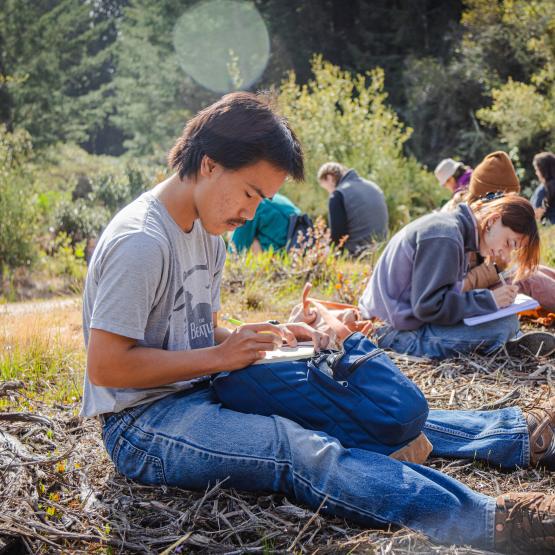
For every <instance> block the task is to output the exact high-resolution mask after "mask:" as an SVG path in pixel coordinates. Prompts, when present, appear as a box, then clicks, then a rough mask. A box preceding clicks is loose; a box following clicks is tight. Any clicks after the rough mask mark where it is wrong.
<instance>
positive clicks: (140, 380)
mask: <svg viewBox="0 0 555 555" xmlns="http://www.w3.org/2000/svg"><path fill="white" fill-rule="evenodd" d="M170 165H171V167H172V168H173V169H174V170H175V173H174V175H172V176H171V177H170V178H168V179H167V180H165V181H163V182H162V183H160V184H158V185H157V186H156V187H154V189H152V190H151V191H149V192H146V193H144V194H143V195H142V196H141V197H139V198H138V199H137V200H135V201H133V202H132V203H131V204H130V205H128V206H127V207H126V208H124V209H123V210H122V211H121V212H119V213H118V214H117V215H116V216H115V218H114V219H113V220H112V222H111V223H110V224H109V225H108V227H107V228H106V230H105V231H104V233H103V234H102V237H101V238H100V240H99V242H98V245H97V248H96V250H95V252H94V255H93V258H92V260H91V263H90V266H89V272H88V276H87V281H86V286H85V293H84V306H83V321H84V326H83V327H84V334H85V343H86V344H87V369H86V375H85V390H84V396H83V408H82V414H83V415H84V416H88V417H93V416H98V417H99V418H100V420H101V421H102V424H103V426H102V434H103V440H104V443H105V446H106V449H107V451H108V453H109V455H110V457H111V458H112V460H113V461H114V464H115V466H116V468H117V469H118V470H119V471H120V472H121V473H123V474H125V475H126V476H128V477H129V478H131V479H133V480H136V481H138V482H142V483H146V484H160V485H168V486H177V487H181V488H189V489H199V490H202V489H205V488H206V487H207V485H208V484H209V483H215V482H216V481H221V480H224V479H227V480H226V482H225V485H226V486H227V487H233V488H237V489H243V490H249V491H261V490H265V491H273V492H283V493H284V494H286V495H288V496H291V497H294V498H296V499H297V500H298V501H299V502H300V503H305V504H306V505H308V506H310V507H312V508H313V509H316V508H317V507H319V506H320V504H322V505H323V509H322V510H323V511H324V512H326V513H328V514H333V515H337V516H340V517H345V518H349V519H351V520H353V521H355V522H357V523H359V524H360V525H362V526H367V527H376V526H387V525H389V524H394V525H400V526H407V527H409V528H412V529H415V530H418V531H421V532H423V533H425V534H427V535H428V536H429V537H430V538H431V539H432V540H434V541H436V542H440V543H447V544H453V543H455V544H471V545H474V546H476V547H481V548H485V549H498V550H505V551H508V550H511V549H514V548H516V547H518V548H519V549H521V550H523V551H527V552H530V553H537V552H539V551H541V550H548V549H554V548H555V498H554V497H553V496H550V495H547V494H543V493H538V494H522V493H514V494H507V495H506V496H501V497H499V498H498V499H495V498H492V497H489V496H486V495H483V494H481V493H478V492H475V491H472V490H471V489H470V488H468V487H466V486H465V485H464V484H462V483H460V482H458V481H456V480H454V479H452V478H450V477H448V476H446V475H445V474H442V473H441V472H438V471H436V470H433V469H431V468H427V467H425V466H423V465H418V464H413V463H407V462H401V461H399V460H395V459H394V458H392V457H389V456H387V455H386V454H383V453H379V452H375V451H372V450H370V449H361V448H360V447H356V446H354V447H349V448H347V447H345V446H344V445H343V444H342V443H341V442H340V441H339V440H338V439H337V438H335V437H333V435H331V434H329V433H325V432H322V431H318V430H311V429H308V428H306V427H304V426H302V425H300V424H298V423H296V422H293V421H292V420H290V419H288V418H284V417H282V416H276V415H271V416H264V415H260V414H245V413H241V412H238V411H235V410H230V409H227V408H224V407H222V405H221V404H220V403H219V402H218V401H217V400H216V398H215V396H214V391H213V390H212V389H211V388H210V387H209V377H210V376H212V375H214V374H216V373H218V372H220V371H229V372H233V371H236V370H238V369H242V368H244V367H246V366H248V365H250V364H252V363H253V362H255V361H257V360H259V359H261V358H262V357H263V355H264V352H265V351H268V350H272V349H274V348H275V346H276V345H277V344H278V343H279V344H281V341H282V340H286V341H287V342H289V343H290V344H291V343H294V341H295V340H296V338H306V337H311V338H312V340H313V341H314V342H315V344H316V347H317V348H323V347H325V346H326V345H325V343H326V339H325V337H324V336H322V335H321V334H318V333H317V332H315V331H310V330H307V329H306V326H302V325H301V326H299V325H288V324H285V325H281V326H276V325H273V324H267V323H266V324H249V325H244V326H240V327H239V328H238V329H237V330H235V331H233V332H230V331H228V330H226V329H225V328H223V327H221V326H219V325H218V319H217V313H218V310H219V308H220V300H219V297H220V283H221V274H222V270H223V265H224V258H225V248H224V244H223V241H222V239H221V238H220V237H219V235H220V234H222V233H224V232H225V231H228V230H233V229H235V228H236V227H237V226H239V225H241V224H242V223H244V222H245V221H246V220H248V219H250V218H252V217H253V216H254V213H255V211H256V208H257V206H258V204H259V202H260V201H261V200H262V199H263V198H272V197H273V195H274V194H276V192H277V191H278V190H279V188H280V186H281V185H282V183H283V181H284V180H285V177H286V176H287V175H291V176H292V177H293V178H296V179H301V178H302V177H303V159H302V154H301V147H300V145H299V142H298V141H297V139H296V137H295V135H294V133H293V131H292V130H291V129H290V128H289V126H288V124H287V122H286V121H285V120H284V119H283V118H281V117H280V116H279V115H278V114H276V113H275V112H274V111H273V109H272V108H271V107H270V106H269V105H268V103H267V102H266V101H265V100H264V99H263V98H261V97H258V96H255V95H251V94H248V93H234V94H231V95H227V96H225V97H223V98H222V99H221V100H220V101H218V102H216V103H215V104H213V105H212V106H210V107H208V108H206V109H205V110H203V111H201V112H200V113H199V114H197V116H195V117H194V118H193V119H192V120H191V121H190V122H189V123H188V124H187V126H186V127H185V130H184V132H183V135H182V137H181V138H180V139H179V140H178V141H177V143H176V145H175V147H174V148H173V150H172V151H171V153H170ZM268 331H269V332H271V333H260V332H268ZM554 415H555V408H554V407H553V405H552V404H549V406H547V407H545V408H541V409H537V410H536V412H534V413H532V412H531V413H528V414H524V413H523V412H522V411H520V409H518V408H516V407H515V408H509V409H503V410H499V411H491V412H471V411H470V412H468V411H430V415H429V416H428V418H427V420H426V423H425V424H424V432H425V434H426V435H427V436H428V438H429V440H430V441H431V443H432V444H433V445H434V452H435V453H438V454H442V455H443V456H456V457H471V458H478V459H483V460H487V461H488V462H489V463H490V464H493V465H496V466H500V467H504V468H510V467H516V466H520V467H522V466H526V465H529V464H532V465H535V464H539V465H545V466H548V467H550V468H553V467H555V460H554V459H555V456H554V454H553V453H554V451H555V449H554V448H553V443H554V441H553V426H554V419H555V418H554Z"/></svg>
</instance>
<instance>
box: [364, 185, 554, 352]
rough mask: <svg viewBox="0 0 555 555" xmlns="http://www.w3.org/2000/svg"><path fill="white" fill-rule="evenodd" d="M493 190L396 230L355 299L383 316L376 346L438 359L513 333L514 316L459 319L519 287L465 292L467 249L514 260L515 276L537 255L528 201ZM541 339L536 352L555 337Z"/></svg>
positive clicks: (494, 305) (492, 306)
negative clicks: (473, 322) (487, 195)
mask: <svg viewBox="0 0 555 555" xmlns="http://www.w3.org/2000/svg"><path fill="white" fill-rule="evenodd" d="M490 197H491V198H484V199H480V200H478V201H476V202H475V203H473V204H471V205H467V204H465V203H463V204H460V205H459V206H458V207H457V209H456V210H455V211H454V212H451V213H437V212H436V213H432V214H428V215H426V216H423V217H421V218H419V219H417V220H415V221H413V222H411V223H410V224H408V225H407V226H406V227H404V228H403V229H401V230H400V231H399V232H398V233H397V234H396V235H394V236H393V238H392V239H391V241H390V242H389V244H388V245H387V247H386V248H385V250H384V252H383V253H382V255H381V257H380V259H379V260H378V262H377V264H376V267H375V269H374V272H373V274H372V277H371V279H370V281H369V283H368V286H367V287H366V290H365V291H364V293H363V295H362V297H361V299H360V303H359V306H360V309H361V312H362V314H363V316H364V317H366V318H371V317H377V318H378V319H380V320H381V321H382V322H383V325H382V326H381V327H380V328H378V329H377V330H376V334H377V336H378V343H379V345H380V347H384V348H390V349H392V350H394V351H397V352H400V353H406V354H409V355H415V356H426V357H430V358H437V359H442V358H447V357H451V356H456V355H457V354H460V353H469V352H472V351H474V350H476V349H480V350H482V351H484V352H486V353H488V352H492V351H494V350H495V349H497V348H499V347H501V346H502V345H504V344H505V343H507V342H508V341H509V340H511V339H512V338H513V337H514V336H515V335H516V334H517V333H518V331H519V326H518V319H517V317H516V316H515V315H511V316H507V317H504V318H500V319H497V320H495V321H492V322H486V323H483V324H479V325H476V326H467V325H465V324H464V322H463V319H464V318H468V317H472V316H478V315H483V314H488V313H491V312H495V311H496V310H497V309H499V308H502V307H505V306H508V305H510V304H512V303H513V301H514V299H515V296H516V294H517V286H515V285H501V286H500V287H498V288H496V289H493V290H489V289H473V290H470V291H466V292H463V291H462V283H463V280H464V277H465V274H466V273H467V267H468V260H467V257H468V254H469V253H471V252H479V253H480V254H481V255H482V256H483V257H484V258H486V259H492V258H500V259H503V260H506V261H507V262H508V261H509V260H515V263H516V265H517V267H518V268H519V270H518V273H519V276H523V275H526V274H527V273H529V272H531V271H533V270H534V269H535V268H536V267H537V266H538V262H539V233H538V227H537V224H536V220H535V217H534V210H533V208H532V205H531V204H530V203H529V202H528V201H527V200H526V199H524V198H522V197H519V196H518V195H516V194H514V193H511V194H508V195H502V194H495V195H490ZM517 279H518V277H517ZM540 339H543V341H541V342H540V353H539V354H545V355H546V354H549V351H551V350H553V349H554V348H555V346H554V345H553V342H554V341H555V338H553V336H552V335H551V334H545V337H543V336H542V337H541V338H540Z"/></svg>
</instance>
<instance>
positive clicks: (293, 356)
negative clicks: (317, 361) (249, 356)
mask: <svg viewBox="0 0 555 555" xmlns="http://www.w3.org/2000/svg"><path fill="white" fill-rule="evenodd" d="M312 356H314V345H313V344H312V343H310V342H302V343H298V344H297V346H296V347H287V346H283V347H280V348H279V349H276V350H275V351H266V356H265V357H264V358H261V359H260V360H257V361H256V362H255V363H253V364H266V363H267V362H281V361H283V360H302V359H305V358H310V357H312Z"/></svg>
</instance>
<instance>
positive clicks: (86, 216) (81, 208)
mask: <svg viewBox="0 0 555 555" xmlns="http://www.w3.org/2000/svg"><path fill="white" fill-rule="evenodd" d="M90 184H91V190H90V192H88V193H87V194H86V195H85V196H84V197H80V198H79V197H78V198H74V200H72V201H70V200H63V201H61V202H59V203H58V206H57V209H56V215H55V225H54V230H55V232H56V233H57V234H58V233H65V234H67V235H68V236H69V237H70V238H71V241H72V243H73V244H75V243H77V242H79V241H84V240H87V239H91V238H95V237H98V235H100V233H101V231H102V229H103V228H104V227H105V226H106V225H107V224H108V222H109V221H110V219H111V218H112V216H113V215H114V214H115V213H116V212H117V211H118V210H120V209H121V208H123V207H124V206H125V205H127V204H129V203H130V202H131V201H132V200H133V199H135V198H136V197H137V196H139V195H140V194H141V193H142V192H144V191H146V190H147V189H148V188H149V187H150V185H151V182H150V178H149V177H148V176H147V175H146V173H145V172H144V171H142V170H141V169H140V168H138V167H136V166H133V165H130V164H128V165H127V167H126V169H125V173H122V172H107V173H102V174H99V175H96V176H93V177H91V178H90Z"/></svg>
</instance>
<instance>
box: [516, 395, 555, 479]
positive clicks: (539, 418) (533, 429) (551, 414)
mask: <svg viewBox="0 0 555 555" xmlns="http://www.w3.org/2000/svg"><path fill="white" fill-rule="evenodd" d="M523 412H524V416H525V418H526V423H527V424H528V432H529V434H530V465H531V466H544V467H546V468H548V469H549V470H555V397H551V398H550V399H548V400H547V401H546V402H545V403H544V404H543V405H541V406H539V407H537V408H532V409H529V410H525V411H523Z"/></svg>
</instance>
